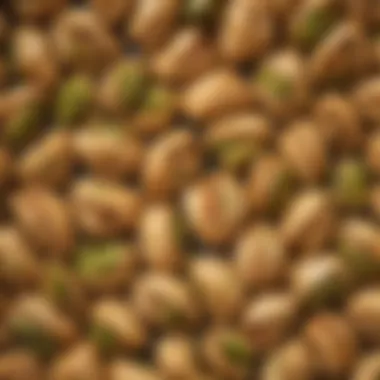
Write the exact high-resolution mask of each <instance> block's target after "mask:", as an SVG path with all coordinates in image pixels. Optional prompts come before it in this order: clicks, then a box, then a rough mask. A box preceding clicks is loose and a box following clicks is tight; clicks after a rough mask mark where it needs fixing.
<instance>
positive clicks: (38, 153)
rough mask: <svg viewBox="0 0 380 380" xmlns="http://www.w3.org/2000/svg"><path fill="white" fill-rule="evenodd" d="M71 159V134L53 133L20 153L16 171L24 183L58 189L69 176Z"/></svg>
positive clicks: (63, 132)
mask: <svg viewBox="0 0 380 380" xmlns="http://www.w3.org/2000/svg"><path fill="white" fill-rule="evenodd" d="M73 158H74V157H73V146H72V138H71V134H70V133H68V132H66V131H57V132H55V131H54V132H51V133H49V134H47V135H46V136H44V137H42V138H41V139H40V140H38V141H36V142H35V143H34V144H32V145H30V146H29V147H28V148H27V149H26V150H25V151H24V152H22V154H21V157H20V158H19V161H18V162H17V167H16V170H17V172H18V174H19V176H20V177H21V179H22V180H23V182H25V183H29V184H40V185H46V186H49V187H60V186H62V185H63V184H66V183H67V182H68V179H69V178H70V176H71V173H72V168H73Z"/></svg>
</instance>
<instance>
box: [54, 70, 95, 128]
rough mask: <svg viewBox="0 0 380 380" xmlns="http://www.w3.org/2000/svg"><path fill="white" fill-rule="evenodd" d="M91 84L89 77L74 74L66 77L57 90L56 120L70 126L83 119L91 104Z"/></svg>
mask: <svg viewBox="0 0 380 380" xmlns="http://www.w3.org/2000/svg"><path fill="white" fill-rule="evenodd" d="M93 91H94V89H93V85H92V82H91V80H90V79H89V78H87V77H86V76H83V75H75V76H72V77H70V78H68V79H67V80H66V81H65V82H64V83H63V84H62V85H61V88H60V90H59V92H58V98H57V105H56V120H57V122H58V123H59V124H61V125H62V126H71V125H73V124H76V123H78V122H80V121H82V120H83V119H84V117H85V116H86V115H87V114H88V112H89V109H90V107H91V104H92V97H93Z"/></svg>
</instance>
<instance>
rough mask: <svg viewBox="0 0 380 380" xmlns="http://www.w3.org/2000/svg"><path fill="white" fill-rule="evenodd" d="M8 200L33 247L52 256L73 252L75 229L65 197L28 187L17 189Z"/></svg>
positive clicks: (13, 213) (16, 219)
mask: <svg viewBox="0 0 380 380" xmlns="http://www.w3.org/2000/svg"><path fill="white" fill-rule="evenodd" d="M9 202H10V209H11V212H12V215H13V217H14V219H15V222H16V223H17V225H18V226H19V228H20V231H21V232H22V233H23V234H24V235H25V236H26V237H28V238H29V240H30V242H31V244H32V245H33V246H34V247H36V248H37V249H40V250H42V251H43V252H45V254H47V255H48V256H51V257H54V256H55V257H57V256H66V255H68V254H69V253H70V250H71V248H72V246H73V244H74V231H73V226H72V222H71V218H70V214H69V212H68V209H67V208H66V203H65V202H64V200H62V199H61V198H59V197H58V196H57V195H56V194H54V193H53V192H50V191H49V190H45V189H43V188H39V187H29V188H24V189H22V190H19V191H18V192H16V193H14V194H13V195H12V197H11V198H10V200H9Z"/></svg>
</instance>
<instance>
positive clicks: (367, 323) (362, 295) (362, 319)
mask: <svg viewBox="0 0 380 380" xmlns="http://www.w3.org/2000/svg"><path fill="white" fill-rule="evenodd" d="M379 299H380V288H379V287H375V286H372V287H368V288H364V289H362V290H359V291H357V292H356V293H354V294H353V295H352V296H351V297H350V298H349V300H348V303H347V310H346V312H347V315H348V318H349V320H350V322H351V324H352V326H353V327H354V329H355V330H356V332H357V334H358V335H359V337H360V338H361V339H362V340H364V341H367V342H372V343H376V344H377V343H378V342H380V323H379V320H380V319H379V318H380V307H379Z"/></svg>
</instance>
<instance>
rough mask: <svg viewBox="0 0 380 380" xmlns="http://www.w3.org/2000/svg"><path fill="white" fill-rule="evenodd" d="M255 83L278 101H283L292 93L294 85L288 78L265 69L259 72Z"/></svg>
mask: <svg viewBox="0 0 380 380" xmlns="http://www.w3.org/2000/svg"><path fill="white" fill-rule="evenodd" d="M255 81H256V83H258V84H259V86H260V87H261V88H263V89H264V90H265V91H266V92H267V93H268V94H270V95H271V96H273V97H274V98H275V99H278V100H285V99H286V98H288V97H290V96H291V95H292V93H293V91H294V83H293V81H292V80H291V79H290V78H287V77H286V76H285V75H284V74H281V73H278V72H276V71H274V70H272V69H269V68H266V67H263V68H262V69H261V70H259V72H258V74H257V76H256V77H255Z"/></svg>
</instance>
